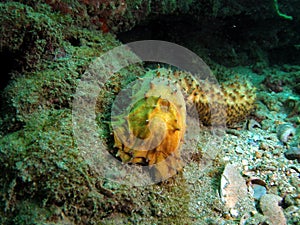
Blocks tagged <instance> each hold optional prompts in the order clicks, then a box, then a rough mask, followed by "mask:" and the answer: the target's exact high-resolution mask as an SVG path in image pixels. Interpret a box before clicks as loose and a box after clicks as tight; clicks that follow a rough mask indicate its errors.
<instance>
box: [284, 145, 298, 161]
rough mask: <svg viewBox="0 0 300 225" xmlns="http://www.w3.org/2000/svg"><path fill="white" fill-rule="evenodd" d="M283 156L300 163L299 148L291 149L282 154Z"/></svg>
mask: <svg viewBox="0 0 300 225" xmlns="http://www.w3.org/2000/svg"><path fill="white" fill-rule="evenodd" d="M284 156H285V157H286V158H287V159H289V160H294V159H297V161H298V162H300V148H298V147H291V148H290V149H289V150H287V151H286V152H285V153H284Z"/></svg>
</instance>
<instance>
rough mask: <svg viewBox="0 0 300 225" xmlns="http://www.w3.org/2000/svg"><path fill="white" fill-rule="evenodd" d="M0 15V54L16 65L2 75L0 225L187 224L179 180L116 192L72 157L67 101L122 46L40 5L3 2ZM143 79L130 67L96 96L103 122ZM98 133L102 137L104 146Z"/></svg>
mask: <svg viewBox="0 0 300 225" xmlns="http://www.w3.org/2000/svg"><path fill="white" fill-rule="evenodd" d="M0 10H1V15H0V22H1V25H2V27H3V28H4V29H2V31H1V35H2V37H3V38H2V41H3V42H2V47H3V48H2V49H1V51H2V53H10V54H11V55H12V56H13V60H14V63H13V65H18V67H14V66H12V67H9V68H7V70H6V71H7V74H5V76H7V77H8V78H9V83H8V85H7V86H6V87H5V88H4V89H3V90H2V92H1V104H2V105H1V108H2V110H1V120H0V129H1V130H0V156H1V157H0V170H1V171H2V174H3V175H2V176H1V177H0V191H1V195H0V223H1V224H86V223H88V224H112V223H113V222H112V221H116V220H119V221H122V222H123V223H134V224H138V223H140V224H145V223H147V224H151V223H152V224H157V223H159V221H168V222H170V223H171V222H173V223H179V221H181V222H182V221H183V220H185V219H187V218H188V199H189V195H188V193H187V192H186V191H184V185H185V182H184V180H183V179H179V180H178V181H176V182H175V184H162V185H151V186H146V187H129V186H122V185H120V184H118V183H114V182H111V181H108V180H105V179H104V178H102V177H99V176H98V175H97V173H96V172H95V171H93V170H92V169H91V168H90V167H89V166H88V164H87V163H86V162H85V160H84V159H83V158H81V157H80V154H78V151H79V150H78V148H77V145H76V140H74V137H73V130H72V110H71V104H72V96H73V94H74V92H75V90H76V86H77V83H78V81H79V80H80V78H81V76H82V75H83V74H84V72H85V70H86V69H87V68H88V67H89V64H90V63H91V62H92V60H93V59H95V58H96V57H98V56H101V55H102V54H103V53H105V52H107V51H108V50H110V49H112V48H113V47H116V46H118V45H120V43H119V42H118V41H117V40H116V39H115V37H114V36H113V35H111V34H109V33H108V34H103V33H101V32H100V31H95V30H88V29H85V28H84V27H79V26H77V25H76V21H75V22H74V21H73V19H72V18H71V17H70V16H69V15H61V14H59V13H57V12H53V11H52V10H51V9H50V8H49V7H48V6H47V5H44V4H37V5H35V6H34V7H31V6H29V5H25V4H21V3H17V2H7V3H1V8H0ZM28 35H29V36H28ZM26 37H29V38H26ZM49 44H51V46H50V45H49ZM26 46H27V47H26ZM50 47H51V48H50ZM143 71H144V69H143V68H142V67H141V65H131V66H129V67H127V68H124V69H122V70H121V71H119V73H117V74H115V75H113V76H112V77H111V79H109V80H108V82H107V83H106V88H107V89H105V90H103V92H101V93H100V95H99V98H100V99H101V101H100V102H99V107H98V109H99V111H100V114H99V118H100V119H102V120H103V119H107V115H106V114H105V113H107V112H108V110H109V107H110V104H111V102H112V99H113V98H114V95H115V94H116V93H117V92H118V91H119V90H118V88H120V87H122V86H124V85H126V84H127V83H128V82H129V81H130V80H132V79H133V78H134V77H136V76H139V75H140V74H142V73H143ZM124 77H126V79H124ZM107 90H110V92H107ZM103 128H105V126H104V127H101V126H100V131H99V132H100V133H99V134H100V135H101V137H102V138H107V137H108V135H109V132H108V131H107V130H103ZM101 129H102V130H101ZM178 202H179V203H180V204H178ZM179 210H180V211H181V214H178V211H179ZM176 221H178V222H176Z"/></svg>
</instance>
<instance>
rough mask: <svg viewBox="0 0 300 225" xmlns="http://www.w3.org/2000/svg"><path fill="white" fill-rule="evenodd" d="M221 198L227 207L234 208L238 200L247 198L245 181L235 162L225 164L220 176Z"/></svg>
mask: <svg viewBox="0 0 300 225" xmlns="http://www.w3.org/2000/svg"><path fill="white" fill-rule="evenodd" d="M220 194H221V199H222V201H223V202H224V204H225V206H226V207H227V208H230V209H232V208H234V207H235V206H236V204H237V203H238V202H240V201H241V200H243V199H245V198H247V196H248V190H247V185H246V181H245V180H244V178H243V177H242V176H241V175H240V171H239V170H238V166H237V164H227V165H226V167H225V169H224V172H223V174H222V177H221V187H220Z"/></svg>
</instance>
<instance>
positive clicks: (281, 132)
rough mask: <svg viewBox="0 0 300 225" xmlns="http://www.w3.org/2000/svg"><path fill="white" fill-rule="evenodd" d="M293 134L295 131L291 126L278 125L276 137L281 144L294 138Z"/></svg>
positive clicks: (286, 124)
mask: <svg viewBox="0 0 300 225" xmlns="http://www.w3.org/2000/svg"><path fill="white" fill-rule="evenodd" d="M295 133H296V129H295V128H294V127H293V125H292V124H288V123H285V124H280V125H279V126H278V128H277V137H278V139H279V140H280V141H281V142H283V143H287V142H288V141H289V139H290V137H291V136H294V135H295Z"/></svg>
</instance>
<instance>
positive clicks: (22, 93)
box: [0, 0, 300, 224]
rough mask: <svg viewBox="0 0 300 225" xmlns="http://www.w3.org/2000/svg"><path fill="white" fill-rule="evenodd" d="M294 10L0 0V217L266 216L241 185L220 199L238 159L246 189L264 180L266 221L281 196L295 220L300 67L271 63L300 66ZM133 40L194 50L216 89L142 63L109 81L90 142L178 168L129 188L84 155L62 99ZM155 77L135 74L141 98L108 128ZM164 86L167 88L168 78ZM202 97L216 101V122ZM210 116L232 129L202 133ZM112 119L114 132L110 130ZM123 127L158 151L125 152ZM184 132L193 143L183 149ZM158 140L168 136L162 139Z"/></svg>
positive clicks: (139, 219) (170, 0) (61, 220)
mask: <svg viewBox="0 0 300 225" xmlns="http://www.w3.org/2000/svg"><path fill="white" fill-rule="evenodd" d="M298 6H299V1H297V0H292V1H288V2H287V1H285V2H284V1H264V2H261V3H260V4H257V1H255V0H251V1H243V2H241V1H234V0H230V1H225V0H220V1H206V0H205V1H204V0H203V1H202V0H200V1H182V0H163V1H156V0H145V1H140V0H133V1H123V0H115V1H107V0H101V1H95V0H41V1H34V0H26V1H25V0H19V1H11V0H7V1H1V3H0V12H1V13H0V23H1V27H2V29H1V30H0V39H1V46H0V53H1V54H0V56H1V60H2V74H3V75H2V76H1V82H0V91H1V92H0V105H1V111H0V170H1V171H2V176H0V223H1V224H225V223H226V224H237V223H244V224H259V223H260V224H263V223H266V221H267V220H268V218H266V217H267V214H266V215H262V213H263V212H262V211H261V209H259V207H258V208H257V206H258V205H259V204H258V203H259V202H258V201H260V200H257V199H256V200H253V198H251V193H250V192H248V191H247V190H246V191H245V193H246V195H249V196H250V197H249V196H248V198H246V200H245V201H247V202H246V203H245V204H244V203H241V205H237V206H235V208H232V209H229V208H226V206H225V205H224V203H223V202H222V201H221V198H220V196H219V194H217V192H219V189H220V179H221V174H222V173H223V169H224V167H225V165H226V164H228V163H230V162H236V163H237V164H239V165H241V166H240V167H239V168H236V169H235V172H236V173H240V176H239V177H240V178H241V179H239V180H240V181H241V182H242V185H240V186H241V187H244V186H245V183H246V182H243V181H244V180H248V179H249V180H254V179H253V177H259V179H261V180H263V182H262V181H261V182H260V184H262V183H263V184H264V186H265V187H266V188H265V189H264V190H265V192H266V193H267V194H268V196H271V197H273V200H274V201H265V202H263V203H264V204H262V202H260V205H263V206H264V207H263V208H264V209H265V210H264V211H266V212H269V214H268V215H269V217H270V218H271V217H272V219H273V220H276V218H273V215H276V214H274V213H273V214H272V212H273V211H272V207H270V205H269V202H276V204H277V205H276V207H277V208H276V209H277V210H278V211H279V212H280V215H281V217H282V218H283V216H284V217H285V218H286V221H287V223H288V224H298V223H299V221H298V220H297V218H298V217H299V213H300V212H299V206H300V203H299V193H300V192H299V191H300V190H299V177H298V176H299V166H298V165H299V164H297V160H299V151H296V150H298V149H299V143H300V142H299V125H300V122H299V121H300V120H299V85H298V83H299V74H300V72H299V71H300V69H299V66H288V65H280V66H273V65H272V64H273V63H278V64H280V63H290V64H296V63H298V62H299V33H300V32H299V15H300V13H299V9H300V7H298ZM139 39H163V40H167V41H172V42H176V43H178V44H182V45H184V46H185V47H188V48H190V49H192V50H193V51H194V52H195V53H197V54H198V55H199V56H201V57H203V59H205V61H206V62H207V63H208V64H209V65H210V66H211V68H212V70H213V72H214V74H215V75H216V77H217V78H218V80H219V81H220V86H218V85H216V84H210V83H209V82H204V81H203V83H202V82H200V83H199V82H198V81H197V82H196V81H195V80H194V79H193V77H192V76H191V75H190V74H189V73H187V72H185V71H177V72H176V70H172V72H170V71H169V70H167V69H164V68H161V69H153V68H152V69H151V70H147V68H148V65H147V63H145V64H135V65H130V66H128V67H126V68H123V69H122V70H120V71H118V72H117V73H115V74H113V75H112V76H111V79H110V80H108V82H107V83H106V84H105V86H103V89H102V91H101V93H100V94H99V96H98V98H99V99H98V102H97V105H96V106H95V114H96V115H97V117H96V119H95V120H96V122H99V123H98V125H99V127H98V130H97V132H98V133H97V135H98V137H99V138H100V139H101V140H104V143H105V144H106V146H105V147H107V149H108V151H109V152H110V153H111V155H112V157H114V158H115V159H116V158H118V159H120V160H121V161H123V162H128V163H134V164H142V165H141V166H140V167H139V168H143V167H142V166H145V165H146V166H147V165H148V166H149V165H150V166H152V165H154V164H157V163H158V166H157V167H156V168H155V170H154V171H153V172H154V177H161V178H162V179H165V178H167V177H170V176H172V175H174V176H173V177H172V178H169V179H167V180H165V181H163V182H161V183H160V184H151V185H148V186H132V185H131V186H130V185H128V186H127V185H123V184H121V183H118V182H115V181H113V180H109V179H106V178H105V177H103V176H100V174H98V172H97V171H96V170H95V169H94V167H93V166H91V165H90V164H89V162H88V160H86V159H85V158H84V157H82V155H81V154H80V149H79V148H78V145H79V143H78V141H77V140H76V138H74V133H73V125H74V124H73V121H72V107H71V106H72V100H73V96H74V92H75V90H76V87H77V85H78V82H79V81H80V79H81V78H82V76H83V74H84V72H85V71H86V70H87V69H88V68H89V65H90V63H91V62H92V61H93V60H94V59H95V58H97V57H99V56H101V55H103V54H104V53H106V52H108V51H109V50H111V49H113V48H114V47H116V46H119V45H121V41H124V42H126V41H131V40H132V41H134V40H139ZM120 40H121V41H120ZM287 60H288V61H287ZM224 65H225V66H238V67H236V68H228V67H224ZM241 65H244V66H243V67H241ZM271 65H272V68H271V67H269V66H271ZM158 72H159V73H160V74H161V75H163V74H164V73H167V74H168V75H167V78H166V80H165V81H161V79H158V80H155V81H152V84H151V81H149V80H148V81H146V80H144V83H143V82H142V83H141V85H142V86H143V88H141V87H140V86H138V85H137V86H136V87H133V89H134V88H136V89H135V91H136V92H134V93H135V94H134V96H136V97H137V99H138V100H139V101H137V102H134V104H132V105H131V106H130V107H128V109H130V110H131V111H129V113H128V114H127V117H126V118H124V117H123V118H117V117H116V118H115V119H116V120H115V121H114V122H115V123H114V122H113V123H108V122H107V121H109V120H110V116H111V114H110V113H111V112H112V109H113V102H114V100H115V99H116V96H117V95H118V94H119V93H120V92H121V90H122V89H123V88H125V87H126V85H128V84H129V83H131V82H132V81H134V80H139V79H146V77H147V76H148V75H149V74H152V76H154V77H157V73H158ZM147 73H148V75H146V77H145V74H147ZM234 74H239V76H238V77H237V78H236V77H235V76H234ZM168 76H169V77H168ZM143 77H144V78H143ZM161 77H163V76H161ZM248 80H249V81H250V82H251V83H252V84H253V85H252V84H250V82H249V81H248ZM170 81H171V83H172V85H174V86H172V87H170V86H168V82H170ZM236 81H238V82H236ZM253 86H254V87H255V88H253ZM278 86H279V87H278ZM174 88H176V89H175V91H174ZM145 90H146V96H144V94H145ZM151 90H155V91H158V92H159V93H161V96H160V97H159V96H153V95H152V92H151ZM180 92H182V95H183V96H181V94H180ZM255 92H257V98H256V100H255V94H254V93H255ZM219 93H220V95H221V96H219ZM148 95H149V96H148ZM203 95H204V97H203ZM166 96H169V100H166ZM200 96H201V97H200ZM205 96H206V97H205ZM181 97H182V98H181ZM131 101H132V99H130V101H129V103H130V102H131ZM208 102H213V103H214V104H215V105H218V106H219V110H218V112H217V114H214V116H213V115H212V114H211V113H210V112H211V110H210V109H209V108H210V106H209V104H208ZM149 105H152V106H155V108H154V107H153V108H151V107H149ZM182 105H184V106H186V109H187V110H186V111H184V107H183V106H182ZM193 105H196V112H197V115H198V117H199V119H200V121H201V122H202V123H203V125H204V126H202V125H201V127H200V128H201V129H200V131H199V132H198V130H196V131H193V130H191V129H190V127H191V125H190V124H185V120H186V116H188V115H189V113H190V111H192V109H191V108H189V107H190V106H193ZM254 108H255V110H253V109H254ZM224 115H226V116H224ZM156 116H158V118H160V119H161V120H162V121H164V123H165V125H162V124H161V122H160V121H161V120H160V119H157V120H155V119H154V118H155V117H156ZM224 117H225V119H224ZM169 118H170V119H169ZM247 118H251V119H252V121H255V123H252V124H256V125H255V126H250V125H248V127H250V128H251V129H247V125H245V126H244V127H243V124H239V126H237V127H235V126H233V125H235V124H236V123H238V122H240V121H241V122H242V123H243V122H244V120H247ZM153 119H154V121H153V122H152V123H151V122H150V121H151V120H153ZM136 121H138V122H140V123H141V124H142V125H143V126H140V125H139V124H138V123H137V122H136ZM213 121H215V122H213ZM285 123H288V124H289V126H290V128H291V129H292V130H293V132H290V133H291V134H292V135H288V138H284V139H282V138H281V136H279V137H280V140H279V139H278V137H277V134H276V130H277V128H278V127H280V124H285ZM217 124H226V125H228V126H229V127H232V126H233V129H229V130H226V133H225V134H223V136H222V135H221V137H219V136H218V135H215V134H214V133H213V131H212V130H210V128H209V126H211V125H217ZM248 124H249V123H248ZM113 126H115V127H116V128H118V127H119V129H116V130H115V131H114V132H113V133H111V131H112V130H111V127H113ZM127 126H128V127H129V130H131V131H132V132H133V133H134V134H135V135H136V136H138V137H139V138H140V139H145V138H146V139H147V138H148V137H149V136H150V137H152V136H153V135H154V136H157V139H151V140H153V141H149V143H148V144H149V145H148V147H147V148H146V149H149V148H151V146H152V145H157V148H155V149H154V150H153V149H152V150H150V151H141V149H143V148H140V146H138V147H139V148H137V149H136V148H134V145H136V143H137V142H136V140H129V141H128V143H127V148H126V147H124V146H123V145H122V143H121V140H124V139H126V138H127V137H128V134H127V133H126V132H125V131H124V129H123V128H124V127H127ZM128 127H127V128H128ZM147 128H148V129H147ZM294 128H295V129H294ZM152 130H154V131H155V132H154V133H153V134H151V132H150V131H152ZM158 130H162V131H163V132H164V134H163V135H162V133H161V132H158ZM187 130H189V133H188V136H190V137H191V138H192V141H193V143H194V145H191V146H188V145H184V142H185V141H186V136H185V135H184V134H187V132H185V131H187ZM193 132H194V133H193ZM87 134H88V131H87ZM83 135H86V134H83ZM151 135H152V136H151ZM161 136H167V138H166V139H165V141H163V142H162V143H159V144H158V142H159V141H158V140H159V139H160V138H161ZM223 138H224V141H223ZM149 140H150V139H149ZM283 142H284V143H283ZM114 144H115V147H114V146H113V145H114ZM132 148H134V149H135V150H133V151H132V150H131V149H132ZM165 149H166V150H167V151H166V152H164V151H161V150H165ZM286 151H287V152H286ZM284 152H286V156H284ZM116 154H117V156H115V155H116ZM165 159H166V160H165ZM182 160H184V161H185V162H188V163H186V164H185V165H183V164H182ZM165 162H166V163H165ZM126 166H130V165H126ZM178 171H179V172H178ZM175 174H176V175H175ZM242 175H243V176H242ZM255 179H256V180H258V178H255ZM248 183H249V182H248ZM250 183H251V182H250ZM238 185H239V184H238ZM253 187H254V188H253V190H254V192H255V191H256V188H255V187H256V186H255V185H253ZM249 190H250V188H249ZM270 194H271V195H270ZM255 196H257V193H255ZM278 196H280V197H281V198H278ZM278 199H281V200H280V203H279V204H280V206H279V205H278V201H279V200H278ZM275 200H276V201H275ZM243 204H244V205H243ZM179 212H180V213H179ZM282 212H284V214H283V213H282ZM270 215H271V216H270ZM243 221H244V222H243ZM245 221H246V222H245Z"/></svg>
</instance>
